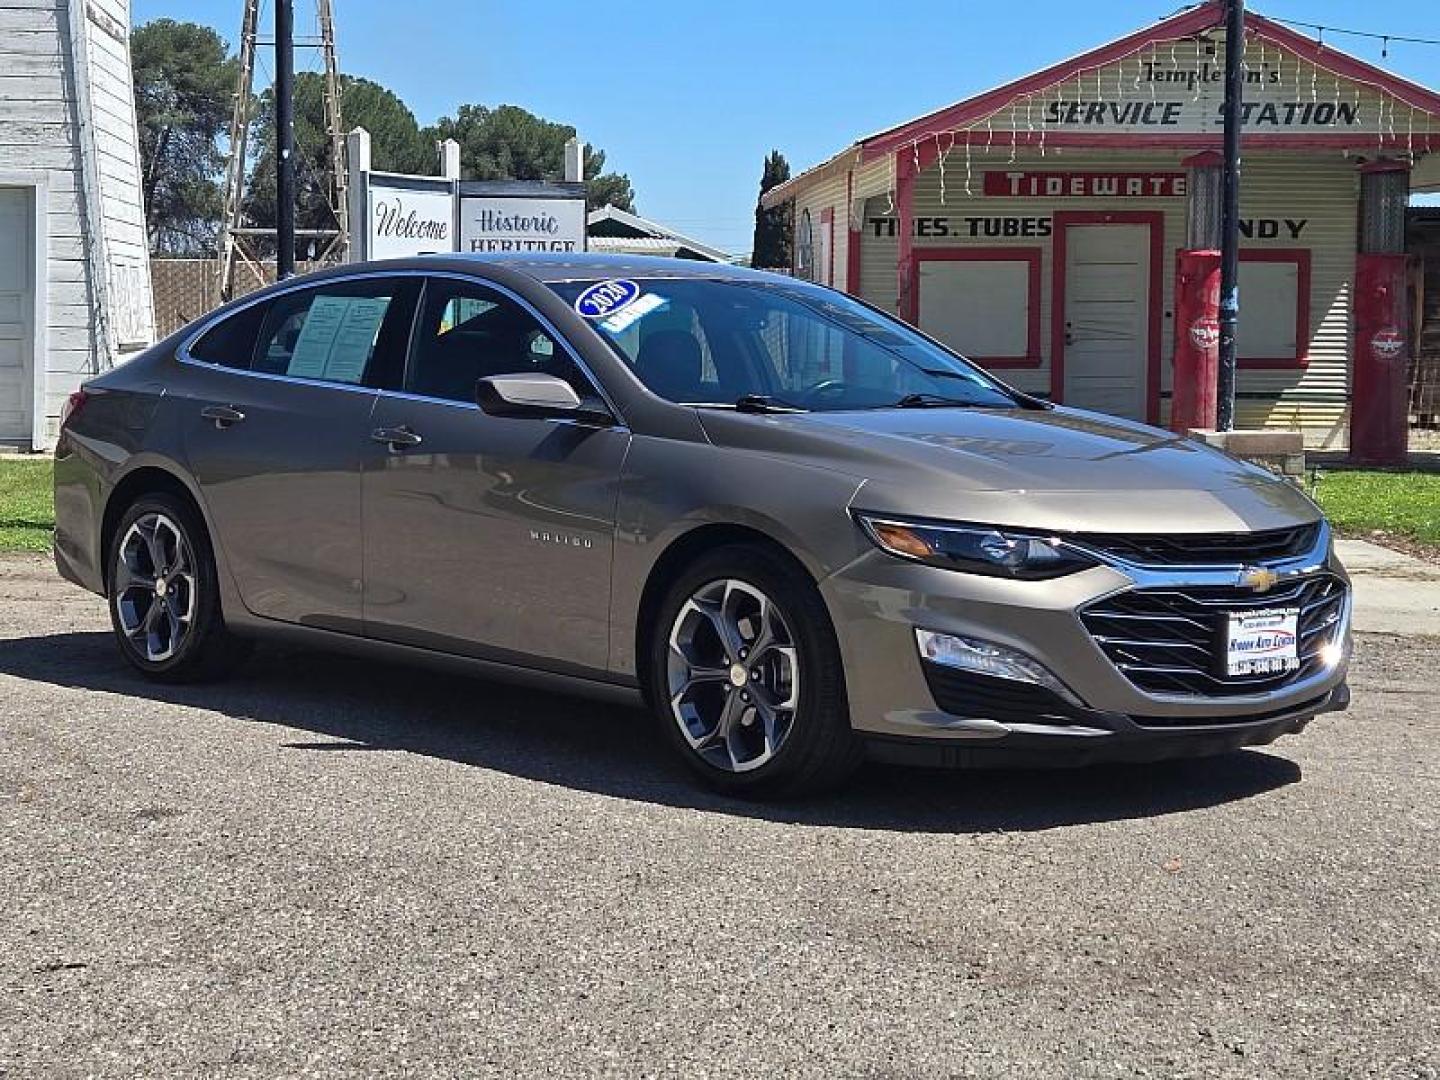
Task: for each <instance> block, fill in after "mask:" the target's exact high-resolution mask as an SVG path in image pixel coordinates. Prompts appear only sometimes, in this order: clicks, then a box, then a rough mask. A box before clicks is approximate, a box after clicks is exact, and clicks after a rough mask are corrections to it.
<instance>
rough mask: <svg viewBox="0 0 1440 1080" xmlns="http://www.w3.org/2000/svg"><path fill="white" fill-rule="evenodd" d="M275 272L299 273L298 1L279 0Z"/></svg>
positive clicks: (277, 28)
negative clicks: (297, 185)
mask: <svg viewBox="0 0 1440 1080" xmlns="http://www.w3.org/2000/svg"><path fill="white" fill-rule="evenodd" d="M275 204H276V205H275V276H276V277H277V278H280V279H281V280H284V279H285V278H288V277H292V276H293V275H294V273H295V2H294V0H275Z"/></svg>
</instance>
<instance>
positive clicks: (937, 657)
mask: <svg viewBox="0 0 1440 1080" xmlns="http://www.w3.org/2000/svg"><path fill="white" fill-rule="evenodd" d="M915 640H916V642H917V643H918V644H919V646H920V655H921V656H923V657H924V658H925V659H926V660H929V661H930V662H931V663H935V664H942V665H944V666H945V667H952V668H959V669H960V670H961V671H970V672H974V673H975V674H976V675H989V676H990V677H992V678H995V679H1010V680H1011V681H1012V682H1023V683H1033V684H1035V685H1036V686H1043V687H1045V688H1046V689H1047V690H1053V691H1054V692H1055V693H1057V694H1059V695H1060V696H1061V697H1062V698H1064V699H1065V700H1066V701H1069V702H1071V703H1072V704H1075V705H1081V706H1083V705H1084V702H1082V701H1081V700H1080V699H1079V698H1077V697H1076V696H1075V695H1074V694H1073V693H1071V691H1070V688H1069V687H1068V686H1066V685H1065V684H1064V683H1063V682H1061V681H1060V680H1059V679H1058V678H1056V677H1055V675H1054V674H1053V673H1051V671H1050V669H1049V668H1047V667H1046V666H1045V665H1044V664H1042V663H1040V661H1038V660H1036V659H1035V658H1034V657H1032V656H1027V655H1025V654H1024V653H1023V652H1020V651H1018V650H1016V649H1007V648H1006V647H1005V646H1004V645H996V644H995V643H994V642H993V641H981V640H979V639H978V638H968V637H961V636H960V635H959V634H937V633H935V632H934V631H933V630H921V629H918V628H917V629H916V631H915Z"/></svg>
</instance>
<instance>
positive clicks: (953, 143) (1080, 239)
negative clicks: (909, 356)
mask: <svg viewBox="0 0 1440 1080" xmlns="http://www.w3.org/2000/svg"><path fill="white" fill-rule="evenodd" d="M1248 20H1249V21H1248V39H1247V48H1246V51H1245V55H1244V60H1243V64H1244V76H1245V94H1246V102H1247V104H1246V109H1245V116H1244V137H1243V140H1244V181H1243V185H1242V195H1241V218H1242V241H1241V248H1242V253H1241V259H1242V264H1241V272H1240V279H1241V280H1240V293H1241V326H1240V373H1239V394H1238V402H1237V410H1238V422H1239V424H1240V426H1247V427H1259V426H1269V427H1276V428H1283V429H1299V430H1302V431H1303V432H1304V433H1305V436H1306V440H1307V442H1308V443H1309V444H1310V445H1312V446H1329V447H1338V446H1344V445H1346V444H1347V442H1348V441H1350V439H1351V436H1352V434H1353V433H1352V431H1351V419H1352V404H1353V403H1354V394H1353V390H1354V387H1355V380H1354V378H1353V374H1354V360H1355V357H1356V355H1357V351H1358V352H1360V353H1362V354H1365V355H1367V356H1368V355H1369V353H1368V351H1367V350H1370V348H1371V341H1370V340H1369V339H1367V340H1365V341H1362V342H1359V343H1358V345H1357V334H1356V329H1357V313H1356V288H1355V284H1356V268H1357V259H1360V258H1363V257H1364V256H1365V255H1366V254H1368V253H1370V252H1374V251H1403V237H1401V236H1399V234H1396V233H1395V229H1396V228H1399V229H1403V211H1404V200H1405V195H1406V192H1407V190H1408V189H1411V188H1413V189H1420V188H1422V187H1425V186H1427V185H1429V184H1433V183H1435V182H1436V179H1437V176H1440V94H1437V93H1435V92H1434V91H1432V90H1427V89H1425V88H1423V87H1420V86H1417V85H1415V84H1414V83H1410V82H1407V81H1406V80H1404V79H1401V78H1399V77H1397V76H1395V75H1393V74H1391V73H1389V72H1386V71H1383V70H1381V69H1379V68H1376V67H1374V66H1373V65H1371V64H1368V63H1365V62H1363V61H1361V60H1358V59H1356V58H1354V57H1352V56H1349V55H1347V54H1345V53H1344V52H1342V51H1340V50H1338V49H1335V48H1334V47H1333V46H1331V45H1330V44H1328V43H1326V44H1324V45H1322V44H1321V43H1319V42H1317V41H1315V40H1312V39H1311V38H1308V37H1305V36H1304V35H1301V34H1298V33H1296V32H1294V31H1292V30H1289V29H1287V28H1286V27H1284V26H1282V25H1280V24H1278V23H1275V22H1273V21H1270V20H1267V19H1265V18H1263V17H1261V16H1258V15H1251V16H1249V17H1248ZM1224 54H1225V39H1224V25H1223V9H1222V5H1220V4H1219V3H1216V2H1214V0H1210V2H1207V3H1202V4H1199V5H1196V6H1193V7H1190V8H1188V9H1183V10H1182V12H1181V13H1180V14H1178V15H1175V16H1172V17H1170V18H1167V19H1164V20H1161V21H1160V22H1158V23H1153V24H1151V25H1149V26H1146V27H1144V28H1143V29H1141V30H1138V31H1136V32H1135V33H1133V34H1131V35H1129V36H1127V37H1125V38H1122V39H1120V40H1118V41H1115V42H1111V43H1109V44H1107V45H1104V46H1101V47H1099V48H1097V49H1094V50H1092V51H1090V52H1088V53H1085V54H1082V55H1080V56H1077V57H1074V58H1071V59H1069V60H1065V61H1062V62H1060V63H1057V64H1055V65H1054V66H1052V67H1050V68H1047V69H1045V70H1043V71H1039V72H1035V73H1033V74H1030V75H1025V76H1023V77H1021V78H1018V79H1016V81H1014V82H1012V83H1009V84H1007V85H1004V86H1001V87H998V88H996V89H995V90H992V91H989V92H987V93H983V94H980V95H977V96H975V97H972V98H969V99H966V100H964V101H960V102H957V103H956V104H955V105H952V106H949V107H947V108H944V109H941V110H938V111H936V112H934V113H930V114H928V115H925V116H921V117H918V118H916V119H914V120H910V121H907V122H905V123H902V124H898V125H897V126H895V127H893V128H889V129H887V130H885V131H881V132H877V133H876V134H873V135H870V136H868V137H865V138H861V139H858V140H857V141H856V142H855V143H854V144H853V145H852V146H850V147H848V148H846V149H845V150H842V151H841V152H840V153H838V154H836V155H835V156H834V157H832V158H831V159H830V160H828V161H826V162H823V163H821V164H820V165H817V166H815V167H814V168H812V169H809V170H808V171H806V172H804V173H801V174H799V175H798V176H796V177H794V178H793V179H791V180H790V181H788V182H787V183H785V184H783V185H780V186H778V187H776V188H774V189H772V190H771V191H770V192H768V193H767V195H766V197H765V203H766V205H767V206H774V205H779V204H780V203H782V202H784V201H786V200H793V202H794V207H795V220H796V225H797V238H796V239H797V243H796V252H797V261H796V267H795V270H796V272H797V273H798V274H800V275H801V276H804V277H807V278H810V279H812V280H817V281H820V282H822V283H825V284H830V285H834V286H835V287H837V288H841V289H844V290H846V291H848V292H850V293H852V294H854V295H856V296H860V297H863V298H864V299H866V300H869V301H871V302H872V303H875V304H877V305H880V306H882V307H884V308H886V309H887V310H890V311H894V312H897V313H898V314H899V315H900V316H901V317H903V318H905V319H907V320H909V321H911V322H914V323H916V324H917V325H918V326H919V327H920V328H921V329H923V330H925V331H927V332H928V333H930V334H932V335H933V336H935V337H937V338H940V339H941V340H943V341H945V342H947V343H948V344H950V345H952V346H953V347H955V348H956V349H958V350H959V351H961V352H963V353H966V354H967V355H969V356H971V357H972V358H974V359H976V360H977V361H979V362H980V363H982V364H984V365H985V366H987V367H991V368H995V369H998V370H999V373H1000V374H1001V375H1002V377H1004V378H1005V379H1007V380H1008V381H1010V382H1012V383H1013V384H1015V385H1017V386H1019V387H1020V388H1022V389H1025V390H1028V391H1031V392H1034V393H1037V394H1041V395H1044V396H1047V397H1050V398H1053V399H1054V400H1057V401H1063V402H1066V403H1068V404H1073V405H1077V406H1080V407H1085V408H1095V409H1099V410H1102V411H1107V412H1112V413H1116V414H1119V415H1124V416H1130V417H1133V418H1136V419H1140V420H1149V421H1151V422H1153V423H1161V424H1164V423H1168V422H1169V420H1170V416H1171V399H1172V394H1173V392H1174V385H1175V383H1174V373H1173V365H1172V361H1173V358H1174V355H1175V348H1176V342H1177V340H1179V341H1182V342H1183V341H1184V340H1186V337H1187V335H1189V334H1191V333H1195V332H1197V331H1198V330H1202V329H1203V327H1196V326H1193V325H1190V324H1187V325H1183V326H1182V325H1179V320H1178V319H1177V314H1179V312H1177V303H1176V300H1177V282H1178V281H1179V278H1180V275H1179V273H1178V270H1177V258H1178V256H1179V255H1180V254H1182V253H1183V252H1186V251H1187V250H1189V249H1198V248H1204V249H1210V248H1213V247H1214V246H1215V244H1214V243H1213V240H1214V236H1215V233H1218V220H1219V214H1218V198H1217V195H1218V191H1219V187H1218V179H1219V171H1220V170H1219V168H1218V163H1217V162H1216V154H1215V151H1216V150H1218V149H1219V147H1220V143H1221V131H1222V125H1221V108H1220V106H1221V102H1222V99H1223V79H1222V72H1223V69H1224ZM1378 170H1387V171H1385V172H1383V174H1382V173H1381V172H1379V171H1378ZM1367 192H1370V194H1366V193H1367ZM1375 192H1380V193H1381V194H1380V195H1379V196H1377V195H1376V194H1375ZM1396 197H1398V200H1399V201H1398V203H1396V202H1395V201H1394V200H1395V199H1396ZM1382 203H1383V205H1382ZM1367 221H1368V222H1370V223H1371V224H1373V225H1375V226H1376V227H1377V230H1378V231H1384V228H1388V229H1389V232H1390V233H1391V234H1394V236H1393V237H1392V239H1397V238H1398V244H1399V247H1391V246H1387V245H1386V244H1385V243H1379V244H1378V245H1374V246H1372V243H1371V240H1370V239H1369V238H1367V236H1366V234H1365V229H1366V227H1367V224H1366V223H1367ZM1211 223H1213V224H1214V226H1215V231H1214V232H1211V231H1210V225H1211ZM1380 227H1384V228H1380ZM1197 232H1198V233H1199V234H1200V235H1199V236H1197ZM1399 332H1401V333H1403V325H1402V326H1401V327H1400V331H1399ZM1393 333H1394V331H1388V332H1385V333H1382V336H1381V337H1380V338H1379V339H1378V344H1376V345H1375V348H1377V349H1384V350H1385V351H1386V353H1387V355H1393V351H1394V350H1395V345H1396V344H1397V342H1396V340H1395V339H1394V337H1393V336H1390V335H1393ZM1399 344H1401V345H1402V346H1403V342H1400V343H1399ZM1402 374H1403V370H1402Z"/></svg>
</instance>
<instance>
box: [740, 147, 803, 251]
mask: <svg viewBox="0 0 1440 1080" xmlns="http://www.w3.org/2000/svg"><path fill="white" fill-rule="evenodd" d="M789 179H790V163H789V162H788V161H786V160H785V155H784V154H782V153H781V152H780V151H779V150H771V151H770V153H769V155H768V156H767V157H766V158H765V170H764V172H763V173H761V175H760V197H761V199H763V198H764V197H765V193H766V192H767V191H769V190H770V189H771V188H773V187H775V186H776V185H777V184H783V183H784V182H785V181H786V180H789ZM794 227H795V204H794V203H793V202H790V201H788V200H787V201H786V202H784V203H781V204H780V205H779V206H776V207H774V208H772V209H770V210H766V209H765V207H764V206H763V205H762V204H761V203H760V202H759V201H757V202H756V203H755V247H754V250H753V253H752V254H751V256H750V265H751V266H755V267H759V268H760V269H762V270H788V269H790V261H791V251H792V247H793V240H794V238H793V235H792V234H793V232H794Z"/></svg>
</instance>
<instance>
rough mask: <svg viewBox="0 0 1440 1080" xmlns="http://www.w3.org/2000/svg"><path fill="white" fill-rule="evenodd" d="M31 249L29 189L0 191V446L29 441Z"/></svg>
mask: <svg viewBox="0 0 1440 1080" xmlns="http://www.w3.org/2000/svg"><path fill="white" fill-rule="evenodd" d="M34 244H35V237H34V224H33V222H32V219H31V212H30V191H29V189H28V188H5V187H0V442H23V443H27V444H28V443H29V441H30V435H31V432H30V407H31V385H30V365H31V363H32V357H31V355H30V352H31V341H30V320H31V317H32V314H33V313H34V310H35V308H34V291H33V290H34V283H33V281H32V280H31V279H32V277H33V267H34V265H35V257H34Z"/></svg>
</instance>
